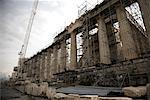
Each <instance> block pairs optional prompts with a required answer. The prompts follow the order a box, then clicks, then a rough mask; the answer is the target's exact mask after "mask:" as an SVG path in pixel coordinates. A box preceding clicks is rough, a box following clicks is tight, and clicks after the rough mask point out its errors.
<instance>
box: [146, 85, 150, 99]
mask: <svg viewBox="0 0 150 100" xmlns="http://www.w3.org/2000/svg"><path fill="white" fill-rule="evenodd" d="M146 90H147V96H149V97H150V83H149V84H147V85H146Z"/></svg>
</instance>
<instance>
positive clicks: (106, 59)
mask: <svg viewBox="0 0 150 100" xmlns="http://www.w3.org/2000/svg"><path fill="white" fill-rule="evenodd" d="M98 41H99V54H100V63H104V64H110V63H111V61H110V50H109V44H108V37H107V31H106V24H105V22H104V19H103V18H102V17H101V16H99V17H98Z"/></svg>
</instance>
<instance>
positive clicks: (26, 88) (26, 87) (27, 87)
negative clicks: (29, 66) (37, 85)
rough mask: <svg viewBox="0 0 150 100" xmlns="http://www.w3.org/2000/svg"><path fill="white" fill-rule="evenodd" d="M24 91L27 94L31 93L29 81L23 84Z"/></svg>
mask: <svg viewBox="0 0 150 100" xmlns="http://www.w3.org/2000/svg"><path fill="white" fill-rule="evenodd" d="M25 93H27V94H29V95H31V93H32V87H31V83H30V84H27V85H25Z"/></svg>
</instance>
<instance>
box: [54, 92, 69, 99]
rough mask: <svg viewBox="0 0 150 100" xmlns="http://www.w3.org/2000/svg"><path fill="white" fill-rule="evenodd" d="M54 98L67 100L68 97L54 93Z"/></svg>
mask: <svg viewBox="0 0 150 100" xmlns="http://www.w3.org/2000/svg"><path fill="white" fill-rule="evenodd" d="M54 97H55V98H57V99H61V98H67V97H69V96H68V95H66V94H63V93H56V95H55V96H54Z"/></svg>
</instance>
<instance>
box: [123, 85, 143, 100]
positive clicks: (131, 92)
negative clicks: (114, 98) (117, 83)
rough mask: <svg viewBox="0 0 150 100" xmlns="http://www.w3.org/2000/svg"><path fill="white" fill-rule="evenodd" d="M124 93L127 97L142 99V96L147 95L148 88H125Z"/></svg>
mask: <svg viewBox="0 0 150 100" xmlns="http://www.w3.org/2000/svg"><path fill="white" fill-rule="evenodd" d="M123 92H124V95H125V96H129V97H141V96H144V95H146V87H145V86H139V87H125V88H123Z"/></svg>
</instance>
